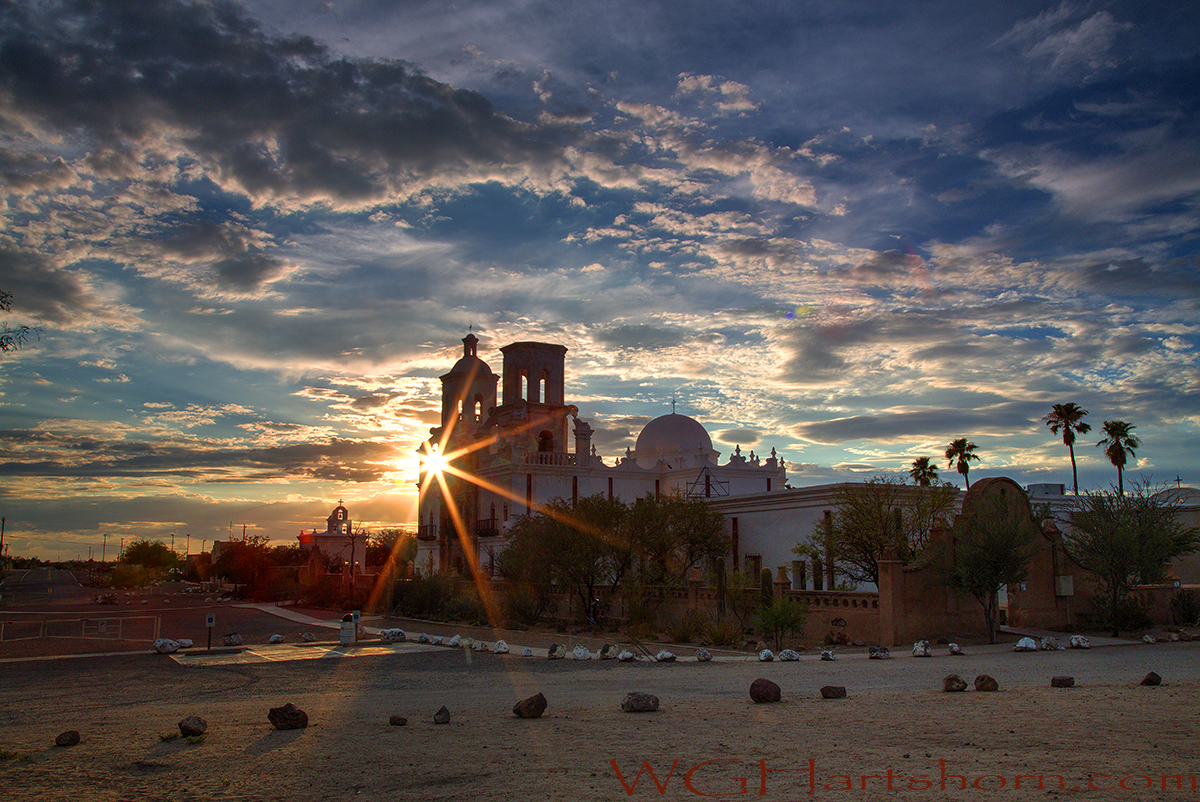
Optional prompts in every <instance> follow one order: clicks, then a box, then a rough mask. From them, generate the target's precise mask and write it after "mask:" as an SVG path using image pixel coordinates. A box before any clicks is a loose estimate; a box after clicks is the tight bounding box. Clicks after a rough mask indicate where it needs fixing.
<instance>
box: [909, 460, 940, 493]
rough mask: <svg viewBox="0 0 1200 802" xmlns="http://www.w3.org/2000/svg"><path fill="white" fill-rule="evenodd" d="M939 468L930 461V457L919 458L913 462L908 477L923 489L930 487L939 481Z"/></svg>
mask: <svg viewBox="0 0 1200 802" xmlns="http://www.w3.org/2000/svg"><path fill="white" fill-rule="evenodd" d="M937 472H938V469H937V466H936V465H934V464H933V463H932V462H930V461H929V457H917V458H916V459H915V460H913V463H912V468H911V469H910V470H909V472H908V475H909V476H911V477H912V480H913V481H914V482H916V483H917V484H919V485H920V486H921V487H929V486H930V485H932V484H933V483H934V482H936V481H937V479H938V474H937Z"/></svg>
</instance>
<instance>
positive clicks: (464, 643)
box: [458, 638, 475, 649]
mask: <svg viewBox="0 0 1200 802" xmlns="http://www.w3.org/2000/svg"><path fill="white" fill-rule="evenodd" d="M458 645H459V646H461V647H463V648H464V649H470V648H471V647H472V646H474V645H475V640H474V638H463V639H462V640H461V641H459V644H458Z"/></svg>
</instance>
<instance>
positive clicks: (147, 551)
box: [117, 538, 179, 571]
mask: <svg viewBox="0 0 1200 802" xmlns="http://www.w3.org/2000/svg"><path fill="white" fill-rule="evenodd" d="M117 562H122V563H126V564H128V565H140V566H142V567H143V568H145V569H146V570H148V571H152V570H154V569H161V570H165V569H167V568H173V567H174V566H175V564H176V563H177V562H179V557H178V556H177V555H176V554H175V553H174V552H172V551H171V550H170V549H169V548H167V545H166V544H165V543H163V542H162V541H161V540H149V539H147V538H138V539H137V540H134V541H133V542H132V543H130V544H129V545H128V546H126V547H125V550H124V551H122V552H121V554H120V556H119V557H117Z"/></svg>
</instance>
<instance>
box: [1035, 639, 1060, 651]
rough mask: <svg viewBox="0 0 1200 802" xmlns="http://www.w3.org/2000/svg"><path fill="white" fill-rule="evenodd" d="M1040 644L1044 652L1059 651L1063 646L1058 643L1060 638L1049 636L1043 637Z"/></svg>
mask: <svg viewBox="0 0 1200 802" xmlns="http://www.w3.org/2000/svg"><path fill="white" fill-rule="evenodd" d="M1040 645H1041V648H1042V651H1044V652H1057V651H1059V650H1060V649H1062V647H1061V646H1059V645H1058V638H1051V637H1049V636H1046V637H1044V638H1042V642H1041V644H1040Z"/></svg>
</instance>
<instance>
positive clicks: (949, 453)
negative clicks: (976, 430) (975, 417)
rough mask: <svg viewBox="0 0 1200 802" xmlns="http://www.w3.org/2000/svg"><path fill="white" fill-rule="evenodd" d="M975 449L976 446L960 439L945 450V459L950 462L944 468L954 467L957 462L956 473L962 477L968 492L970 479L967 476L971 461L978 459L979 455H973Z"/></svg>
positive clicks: (962, 438) (965, 439)
mask: <svg viewBox="0 0 1200 802" xmlns="http://www.w3.org/2000/svg"><path fill="white" fill-rule="evenodd" d="M976 448H978V446H977V445H975V444H974V443H972V442H970V441H969V440H967V438H965V437H960V438H958V439H957V440H955V441H954V442H952V443H951V444H950V447H949V448H947V449H946V459H948V460H950V462H949V463H948V464H947V465H946V467H947V468H951V467H954V465H955V461H956V460H957V462H958V472H959V473H961V474H962V475H963V481H965V482H966V483H967V489H968V490H970V489H971V477H970V476H969V475H968V474H970V472H971V460H973V459H979V455H978V454H976V453H975V449H976Z"/></svg>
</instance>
